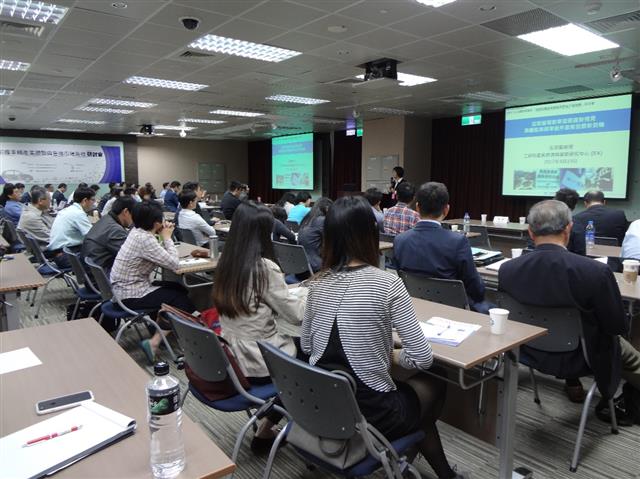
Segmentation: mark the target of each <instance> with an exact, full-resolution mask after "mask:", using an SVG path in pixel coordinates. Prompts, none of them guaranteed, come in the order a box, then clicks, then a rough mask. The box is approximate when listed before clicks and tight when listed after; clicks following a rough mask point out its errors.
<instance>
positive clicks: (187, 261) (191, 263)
mask: <svg viewBox="0 0 640 479" xmlns="http://www.w3.org/2000/svg"><path fill="white" fill-rule="evenodd" d="M208 262H209V260H208V259H207V258H188V259H181V260H180V266H195V265H197V264H204V263H208Z"/></svg>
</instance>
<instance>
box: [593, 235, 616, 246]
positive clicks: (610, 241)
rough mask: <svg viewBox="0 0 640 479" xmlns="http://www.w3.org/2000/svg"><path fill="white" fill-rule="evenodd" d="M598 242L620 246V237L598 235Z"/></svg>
mask: <svg viewBox="0 0 640 479" xmlns="http://www.w3.org/2000/svg"><path fill="white" fill-rule="evenodd" d="M595 239H596V244H599V245H602V246H620V245H619V244H618V238H610V237H608V236H596V238H595Z"/></svg>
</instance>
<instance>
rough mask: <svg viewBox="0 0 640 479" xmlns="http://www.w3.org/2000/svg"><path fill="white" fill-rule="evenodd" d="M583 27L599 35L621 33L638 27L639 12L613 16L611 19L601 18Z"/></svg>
mask: <svg viewBox="0 0 640 479" xmlns="http://www.w3.org/2000/svg"><path fill="white" fill-rule="evenodd" d="M585 25H586V26H587V27H590V28H592V29H593V30H595V31H597V32H600V33H613V32H621V31H623V30H630V29H632V28H638V26H639V25H640V10H636V11H635V12H629V13H623V14H622V15H615V16H613V17H608V18H601V19H600V20H594V21H592V22H588V23H585Z"/></svg>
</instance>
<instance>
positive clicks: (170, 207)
mask: <svg viewBox="0 0 640 479" xmlns="http://www.w3.org/2000/svg"><path fill="white" fill-rule="evenodd" d="M179 192H180V182H179V181H172V182H171V184H170V185H169V189H168V190H167V192H166V193H165V195H164V208H165V209H166V210H167V211H171V212H173V213H176V212H177V211H178V206H180V201H179V200H178V193H179Z"/></svg>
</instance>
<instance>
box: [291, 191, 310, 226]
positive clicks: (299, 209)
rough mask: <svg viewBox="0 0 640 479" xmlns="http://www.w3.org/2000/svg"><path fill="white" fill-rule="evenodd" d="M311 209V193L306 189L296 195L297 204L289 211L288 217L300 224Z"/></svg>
mask: <svg viewBox="0 0 640 479" xmlns="http://www.w3.org/2000/svg"><path fill="white" fill-rule="evenodd" d="M309 211H311V195H310V194H309V193H307V192H306V191H301V192H300V193H298V196H296V205H295V206H294V207H293V208H291V211H289V217H288V218H287V219H288V220H289V221H294V222H296V223H298V224H300V223H302V220H303V219H304V217H305V216H307V214H308V213H309Z"/></svg>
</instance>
